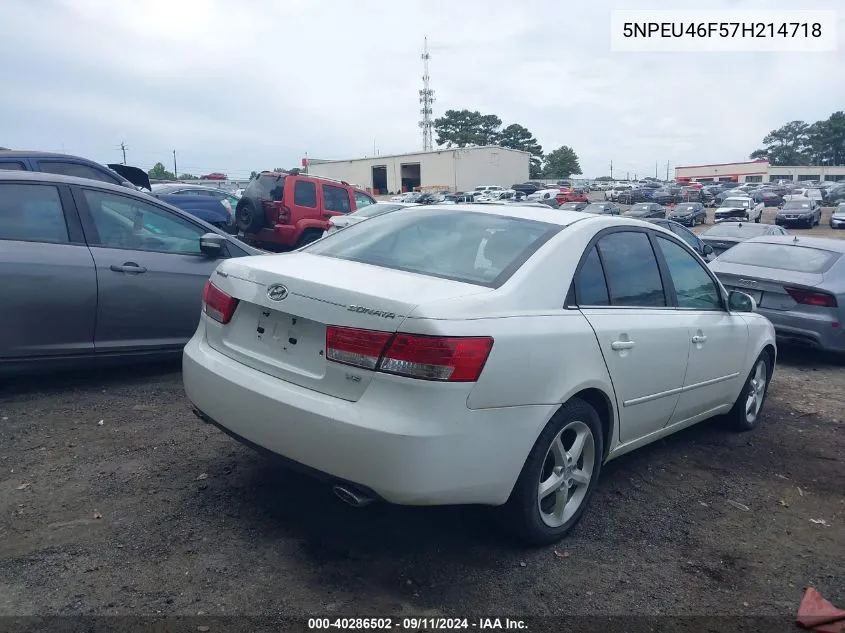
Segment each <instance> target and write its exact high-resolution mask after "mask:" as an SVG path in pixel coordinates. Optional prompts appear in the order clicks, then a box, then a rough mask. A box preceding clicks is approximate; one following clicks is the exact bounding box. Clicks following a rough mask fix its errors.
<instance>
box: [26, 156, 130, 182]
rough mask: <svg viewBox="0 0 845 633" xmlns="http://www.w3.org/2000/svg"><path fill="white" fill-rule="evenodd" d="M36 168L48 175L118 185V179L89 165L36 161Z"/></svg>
mask: <svg viewBox="0 0 845 633" xmlns="http://www.w3.org/2000/svg"><path fill="white" fill-rule="evenodd" d="M38 167H39V168H40V170H41V171H43V172H46V173H48V174H59V175H61V176H75V177H76V178H88V179H89V180H99V181H100V182H107V183H110V184H112V185H119V184H120V180H119V179H118V178H115V177H113V176H110V175H109V174H107V173H106V172H105V171H102V170H99V169H95V168H94V167H91V166H90V165H82V164H81V163H68V162H63V161H58V160H49V161H47V160H41V161H38Z"/></svg>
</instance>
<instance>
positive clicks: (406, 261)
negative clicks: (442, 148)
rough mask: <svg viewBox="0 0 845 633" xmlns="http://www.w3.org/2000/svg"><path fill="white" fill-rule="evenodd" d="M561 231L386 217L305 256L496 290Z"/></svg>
mask: <svg viewBox="0 0 845 633" xmlns="http://www.w3.org/2000/svg"><path fill="white" fill-rule="evenodd" d="M562 228H563V227H561V226H559V225H555V224H548V223H546V222H538V221H536V220H529V219H525V218H513V217H505V216H499V215H493V214H487V213H477V212H471V211H456V212H453V211H448V210H443V211H434V210H421V211H420V210H410V209H409V210H408V211H407V212H404V213H387V214H384V215H382V216H380V217H378V218H374V219H373V220H371V221H369V222H362V223H360V224H356V225H353V226H351V227H349V228H347V229H345V230H343V231H339V232H337V233H335V234H333V235H329V236H328V237H326V238H324V239H322V240H320V241H318V242H314V243H313V244H311V245H309V246H307V247H305V248H304V249H303V250H304V251H306V252H308V253H311V254H313V255H321V256H323V257H334V258H337V259H343V260H348V261H353V262H360V263H363V264H371V265H373V266H379V267H382V268H391V269H395V270H403V271H407V272H412V273H419V274H422V275H428V276H431V277H440V278H443V279H451V280H454V281H460V282H464V283H470V284H475V285H479V286H487V287H490V288H497V287H499V286H501V285H502V284H503V283H505V282H506V281H507V280H508V279H509V278H510V277H511V276H512V275H513V273H514V272H516V271H517V270H518V269H519V267H520V266H522V264H523V263H525V261H526V260H527V259H528V258H529V257H531V255H533V254H534V252H536V250H537V249H538V248H540V246H542V245H543V244H545V243H546V242H547V241H548V240H549V239H551V237H552V236H554V235H556V234H557V233H558V232H560V230H561V229H562Z"/></svg>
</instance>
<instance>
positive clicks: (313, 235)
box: [296, 229, 323, 248]
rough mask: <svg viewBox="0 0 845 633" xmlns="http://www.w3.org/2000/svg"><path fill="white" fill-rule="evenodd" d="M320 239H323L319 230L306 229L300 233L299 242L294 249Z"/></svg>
mask: <svg viewBox="0 0 845 633" xmlns="http://www.w3.org/2000/svg"><path fill="white" fill-rule="evenodd" d="M321 237H323V232H322V231H321V230H320V229H306V230H305V231H303V232H302V235H301V236H300V238H299V241H298V242H297V243H296V248H299V247H301V246H305V245H306V244H310V243H311V242H316V241H317V240H319V239H320V238H321Z"/></svg>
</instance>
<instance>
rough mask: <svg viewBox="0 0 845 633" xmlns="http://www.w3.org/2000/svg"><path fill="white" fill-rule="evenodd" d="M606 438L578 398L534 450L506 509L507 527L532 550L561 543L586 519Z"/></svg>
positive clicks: (561, 411)
mask: <svg viewBox="0 0 845 633" xmlns="http://www.w3.org/2000/svg"><path fill="white" fill-rule="evenodd" d="M603 455H604V438H603V436H602V429H601V421H600V420H599V416H598V413H596V410H595V409H594V408H593V407H592V406H590V405H589V404H588V403H586V402H584V401H583V400H581V399H579V398H574V399H572V400H570V401H569V402H567V403H566V404H564V405H563V406H562V407H561V408H560V409H559V410H558V411H557V413H555V415H554V416H553V417H552V419H551V420H550V421H549V423H548V424H547V425H546V428H545V429H543V432H542V433H541V434H540V437H539V438H537V441H536V442H535V444H534V447H533V448H532V449H531V453H530V454H529V455H528V459H526V460H525V465H524V466H523V467H522V472H521V473H520V475H519V479H518V480H517V482H516V485H515V486H514V489H513V491H512V492H511V496H510V498H509V499H508V501H507V503H506V504H505V505H504V506H502V507H501V508H499V509H498V510H499V511H500V512H501V516H502V519H503V521H504V524H505V527H506V528H507V529H508V530H510V531H511V532H513V533H514V534H516V535H517V536H519V537H520V538H521V539H523V540H525V541H527V542H528V543H531V544H534V545H545V544H549V543H554V542H556V541H559V540H560V539H561V538H563V536H564V535H565V534H566V533H567V532H569V530H571V529H572V528H573V527H574V526H575V524H576V523H578V521H579V519H580V518H581V516H582V515H583V513H584V510H585V509H586V507H587V504H588V503H589V500H590V496H591V495H592V493H593V490H594V488H595V485H596V481H598V477H599V473H600V472H601V463H602V458H603Z"/></svg>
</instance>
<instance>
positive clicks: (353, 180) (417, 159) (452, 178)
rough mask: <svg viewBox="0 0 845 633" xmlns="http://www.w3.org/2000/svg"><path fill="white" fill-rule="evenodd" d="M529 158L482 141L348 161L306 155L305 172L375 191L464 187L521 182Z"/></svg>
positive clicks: (525, 177) (388, 191)
mask: <svg viewBox="0 0 845 633" xmlns="http://www.w3.org/2000/svg"><path fill="white" fill-rule="evenodd" d="M530 159H531V154H529V153H528V152H522V151H519V150H515V149H508V148H505V147H498V146H495V145H488V146H485V147H463V148H452V149H442V150H434V151H432V152H413V153H410V154H394V155H391V156H373V157H370V158H355V159H351V160H316V159H313V158H309V159H308V173H309V174H311V175H314V176H323V177H325V178H334V179H336V180H344V181H346V182H348V183H349V184H352V185H357V186H358V187H361V188H363V189H368V190H370V191H372V192H373V193H375V194H377V195H378V194H385V193H394V192H399V191H412V190H415V189H418V190H421V191H467V190H471V189H474V188H475V187H477V186H479V185H500V186H502V187H510V186H511V185H513V184H515V183H520V182H525V181H526V180H528V166H529V162H530Z"/></svg>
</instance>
